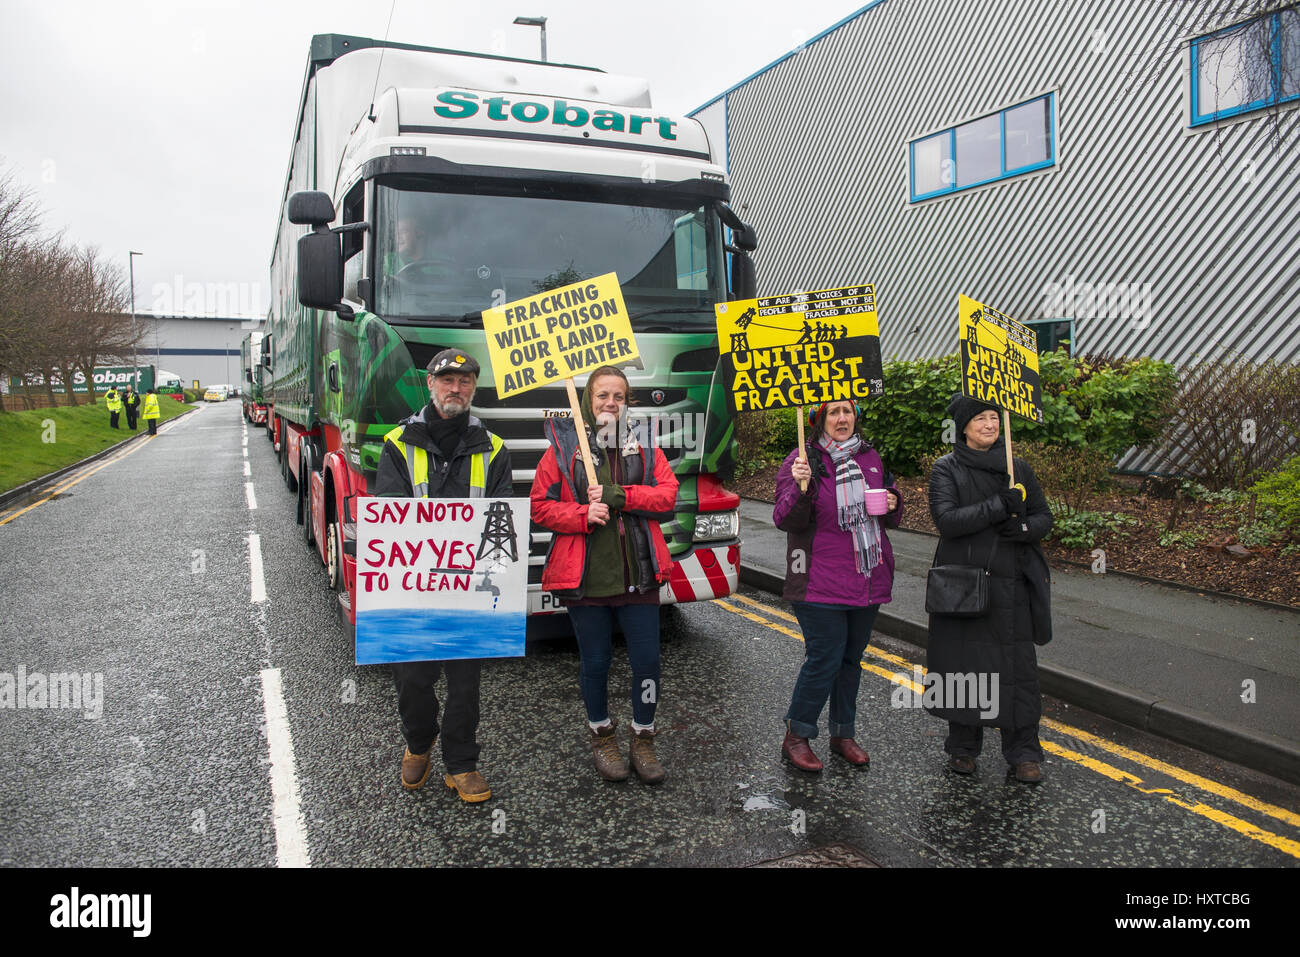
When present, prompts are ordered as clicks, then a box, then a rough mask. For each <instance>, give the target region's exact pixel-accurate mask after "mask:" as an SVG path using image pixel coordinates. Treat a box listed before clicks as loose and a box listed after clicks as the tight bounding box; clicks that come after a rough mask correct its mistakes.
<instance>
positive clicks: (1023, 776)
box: [1016, 761, 1043, 784]
mask: <svg viewBox="0 0 1300 957" xmlns="http://www.w3.org/2000/svg"><path fill="white" fill-rule="evenodd" d="M1016 780H1017V781H1023V782H1025V783H1026V784H1037V783H1038V782H1040V781H1041V780H1043V771H1042V768H1040V767H1039V766H1038V762H1037V761H1021V762H1020V763H1019V764H1017V765H1016Z"/></svg>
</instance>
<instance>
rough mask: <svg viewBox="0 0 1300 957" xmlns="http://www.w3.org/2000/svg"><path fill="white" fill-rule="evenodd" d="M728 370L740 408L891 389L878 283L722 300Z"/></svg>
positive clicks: (721, 341)
mask: <svg viewBox="0 0 1300 957" xmlns="http://www.w3.org/2000/svg"><path fill="white" fill-rule="evenodd" d="M714 310H715V312H716V315H717V323H718V350H719V352H720V353H721V361H720V365H719V368H720V373H721V375H722V377H723V383H724V388H725V391H726V395H727V402H728V404H729V405H730V407H731V411H732V412H733V413H738V412H747V411H751V410H754V409H781V408H786V407H792V406H801V405H816V404H820V403H822V402H831V401H835V400H837V399H855V400H860V399H865V398H866V397H867V396H869V395H880V394H881V393H882V392H883V391H884V383H883V381H882V378H881V376H882V373H881V362H880V327H879V324H878V323H877V321H876V292H875V286H873V285H871V284H864V285H858V286H844V287H841V288H838V289H820V290H816V291H814V292H799V293H790V294H788V295H784V296H767V297H764V298H760V299H742V300H739V301H736V302H724V303H719V304H718V305H717V306H715V307H714Z"/></svg>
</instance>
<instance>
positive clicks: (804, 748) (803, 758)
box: [781, 731, 822, 771]
mask: <svg viewBox="0 0 1300 957" xmlns="http://www.w3.org/2000/svg"><path fill="white" fill-rule="evenodd" d="M781 752H782V753H783V754H784V755H785V756H786V757H787V758H789V759H790V763H791V764H793V765H794V766H795V767H796V768H798V769H799V770H800V771H820V770H821V769H822V763H821V761H820V760H819V759H818V757H817V755H815V754H813V750H812V748H810V747H809V746H808V739H807V738H801V737H799V736H798V735H797V734H795V733H794V732H793V731H786V733H785V740H784V741H782V742H781Z"/></svg>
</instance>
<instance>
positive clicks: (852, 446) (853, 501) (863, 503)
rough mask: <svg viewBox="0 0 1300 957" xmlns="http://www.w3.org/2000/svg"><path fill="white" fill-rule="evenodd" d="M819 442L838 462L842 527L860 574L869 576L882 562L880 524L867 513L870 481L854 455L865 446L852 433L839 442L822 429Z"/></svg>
mask: <svg viewBox="0 0 1300 957" xmlns="http://www.w3.org/2000/svg"><path fill="white" fill-rule="evenodd" d="M817 444H818V445H820V446H821V447H822V448H823V449H825V450H826V451H827V452H829V453H830V456H831V462H832V463H834V465H835V504H836V506H837V511H838V512H839V519H840V528H842V529H843V530H844V531H846V532H848V533H849V534H850V535H851V536H852V538H853V560H854V562H855V563H856V564H857V566H858V573H859V574H861V575H865V576H867V577H868V578H869V577H871V570H872V569H873V568H875V567H876V566H877V565H878V564H880V523H879V522H878V521H876V517H875V516H874V515H868V514H867V494H866V493H867V482H866V479H865V478H863V476H862V469H861V468H859V467H858V463H857V462H856V461H855V460H854V458H853V456H855V455H857V454H858V451H859V450H860V449H861V448H862V438H861V436H858V435H853V436H850V437H849V438H848V439H847V440H845V441H844V442H836V441H835V440H834V439H832V438H831V437H830V436H829V435H827V434H826V433H824V432H823V433H822V437H821V438H820V439H818V440H817Z"/></svg>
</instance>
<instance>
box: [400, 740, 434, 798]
mask: <svg viewBox="0 0 1300 957" xmlns="http://www.w3.org/2000/svg"><path fill="white" fill-rule="evenodd" d="M431 754H433V746H432V745H430V746H429V750H428V751H425V752H424V754H412V753H411V749H410V748H407V749H406V753H405V754H403V755H402V787H404V788H406V789H407V790H408V791H414V790H415V789H416V788H420V787H423V786H424V782H425V781H427V780H428V779H429V755H431Z"/></svg>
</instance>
